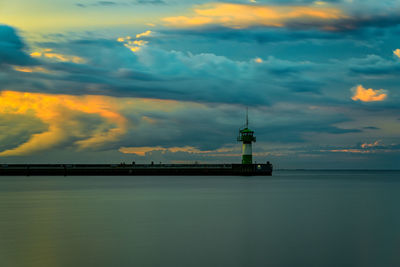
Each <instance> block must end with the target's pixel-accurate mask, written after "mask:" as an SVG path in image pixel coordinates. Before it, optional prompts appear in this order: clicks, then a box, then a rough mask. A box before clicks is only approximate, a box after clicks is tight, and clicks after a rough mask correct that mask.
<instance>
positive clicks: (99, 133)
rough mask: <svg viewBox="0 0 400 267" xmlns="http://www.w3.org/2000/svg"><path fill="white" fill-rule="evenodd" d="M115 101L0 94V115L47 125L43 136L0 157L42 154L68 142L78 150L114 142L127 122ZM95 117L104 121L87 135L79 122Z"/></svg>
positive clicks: (10, 92) (37, 135)
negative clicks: (30, 117)
mask: <svg viewBox="0 0 400 267" xmlns="http://www.w3.org/2000/svg"><path fill="white" fill-rule="evenodd" d="M117 107H118V103H117V102H116V101H115V99H113V98H111V97H105V96H93V95H87V96H72V95H51V94H42V93H23V92H15V91H3V92H1V94H0V114H19V115H28V114H30V115H32V114H34V116H35V117H37V118H38V119H40V120H41V121H42V122H43V123H45V124H47V125H48V129H47V131H45V132H42V133H38V134H34V135H32V136H31V137H30V139H29V140H28V141H26V142H25V143H22V144H20V145H19V146H17V147H15V148H13V149H9V150H6V151H2V152H0V156H16V155H26V154H29V153H32V152H35V151H40V150H45V149H49V148H52V147H54V146H55V145H57V144H60V143H62V142H64V141H66V140H68V139H69V138H77V139H79V140H78V141H76V142H75V144H76V145H77V146H78V147H79V148H88V147H96V146H100V145H103V144H104V143H107V142H112V141H115V140H117V139H118V138H119V137H120V136H122V135H123V134H124V133H125V132H126V125H127V120H126V118H125V117H124V116H122V115H121V114H120V113H119V112H118V108H117ZM82 114H89V115H90V114H91V115H97V116H99V117H100V118H102V119H103V120H104V122H103V123H102V125H97V126H98V127H97V128H96V127H95V126H93V125H91V127H93V128H94V129H93V131H92V132H90V133H88V132H86V130H85V127H84V125H81V124H82V123H84V122H82V121H79V118H80V116H81V115H82Z"/></svg>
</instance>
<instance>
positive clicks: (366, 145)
mask: <svg viewBox="0 0 400 267" xmlns="http://www.w3.org/2000/svg"><path fill="white" fill-rule="evenodd" d="M381 142H382V141H381V140H378V141H375V142H373V143H370V144H369V143H363V144H361V148H371V147H377V146H380V145H381Z"/></svg>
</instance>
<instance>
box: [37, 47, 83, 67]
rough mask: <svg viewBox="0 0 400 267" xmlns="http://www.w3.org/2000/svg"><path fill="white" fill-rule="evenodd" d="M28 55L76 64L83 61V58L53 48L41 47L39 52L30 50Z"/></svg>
mask: <svg viewBox="0 0 400 267" xmlns="http://www.w3.org/2000/svg"><path fill="white" fill-rule="evenodd" d="M30 55H31V57H33V58H42V59H50V60H55V61H61V62H73V63H76V64H81V63H84V62H85V60H84V59H83V58H81V57H77V56H71V55H63V54H60V53H56V52H54V51H53V49H50V48H46V49H42V51H40V52H38V51H36V52H32V53H31V54H30Z"/></svg>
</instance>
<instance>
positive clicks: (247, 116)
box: [246, 107, 249, 128]
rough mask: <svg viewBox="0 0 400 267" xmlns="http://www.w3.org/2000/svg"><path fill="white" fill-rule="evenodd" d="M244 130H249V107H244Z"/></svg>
mask: <svg viewBox="0 0 400 267" xmlns="http://www.w3.org/2000/svg"><path fill="white" fill-rule="evenodd" d="M246 128H249V107H246Z"/></svg>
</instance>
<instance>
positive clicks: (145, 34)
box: [136, 30, 152, 38]
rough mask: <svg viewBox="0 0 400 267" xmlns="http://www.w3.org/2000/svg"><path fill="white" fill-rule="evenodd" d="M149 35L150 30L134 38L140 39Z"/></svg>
mask: <svg viewBox="0 0 400 267" xmlns="http://www.w3.org/2000/svg"><path fill="white" fill-rule="evenodd" d="M151 33H152V31H150V30H149V31H145V32H142V33H139V34H136V38H141V37H143V36H149V35H150V34H151Z"/></svg>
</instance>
